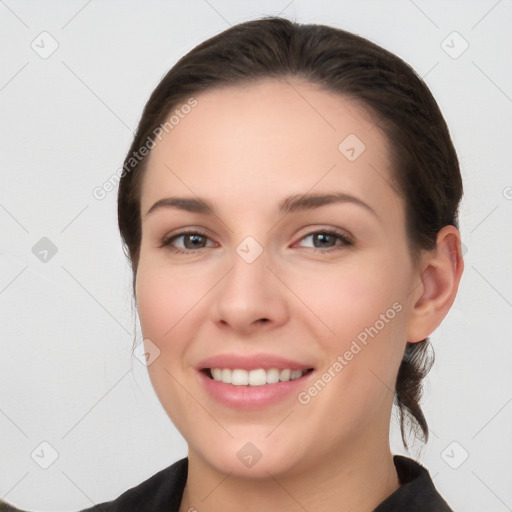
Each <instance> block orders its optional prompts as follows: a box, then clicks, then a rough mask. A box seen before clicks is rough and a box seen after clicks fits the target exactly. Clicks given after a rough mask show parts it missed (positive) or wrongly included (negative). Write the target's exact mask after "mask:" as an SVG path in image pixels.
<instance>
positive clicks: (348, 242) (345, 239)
mask: <svg viewBox="0 0 512 512" xmlns="http://www.w3.org/2000/svg"><path fill="white" fill-rule="evenodd" d="M187 235H199V236H202V237H204V238H209V237H208V235H206V234H205V233H203V232H201V231H199V230H190V231H181V232H180V233H177V234H175V235H172V236H170V237H166V238H164V239H163V241H162V244H161V245H160V248H163V247H169V246H170V245H171V242H173V241H174V240H176V239H177V238H180V237H182V236H187ZM313 235H332V236H335V237H337V238H338V239H339V240H341V244H336V245H334V246H333V247H330V248H328V249H321V248H319V247H309V249H311V250H312V251H314V252H320V253H323V254H325V253H331V252H333V251H339V250H341V249H343V248H344V247H350V246H352V245H354V242H353V240H352V239H351V238H350V237H349V236H347V235H346V234H344V233H341V232H339V231H337V230H335V229H320V230H318V231H312V232H310V233H308V234H306V235H304V236H303V237H302V238H301V239H300V240H299V241H302V240H304V239H306V238H309V237H310V236H313ZM206 248H207V247H201V248H199V249H181V248H177V249H175V250H174V254H189V255H190V254H195V253H196V252H198V251H201V250H202V249H206Z"/></svg>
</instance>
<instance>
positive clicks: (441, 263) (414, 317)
mask: <svg viewBox="0 0 512 512" xmlns="http://www.w3.org/2000/svg"><path fill="white" fill-rule="evenodd" d="M421 268H423V270H422V272H421V281H422V285H423V287H422V293H421V296H420V297H419V298H418V299H417V300H416V303H415V304H414V306H413V309H412V312H411V318H410V320H409V326H408V330H407V341H409V342H411V343H416V342H419V341H422V340H424V339H425V338H426V337H427V336H429V335H430V334H432V332H433V331H434V330H435V329H436V328H437V327H438V326H439V324H440V323H441V322H442V320H443V319H444V317H445V316H446V314H447V313H448V311H449V310H450V308H451V306H452V304H453V301H454V300H455V296H456V295H457V290H458V287H459V282H460V278H461V276H462V271H463V269H464V261H463V259H462V249H461V240H460V233H459V231H458V229H457V228H456V227H454V226H445V227H443V228H442V229H441V230H440V231H439V233H438V235H437V241H436V247H435V249H433V250H432V251H429V252H428V253H426V254H425V255H424V256H423V259H422V261H421Z"/></svg>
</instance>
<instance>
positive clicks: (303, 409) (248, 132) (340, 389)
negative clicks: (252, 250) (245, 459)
mask: <svg viewBox="0 0 512 512" xmlns="http://www.w3.org/2000/svg"><path fill="white" fill-rule="evenodd" d="M196 99H197V101H198V104H197V106H196V107H195V108H194V109H193V110H192V111H191V113H190V114H188V115H187V116H186V117H185V118H184V119H182V120H181V121H180V123H179V125H177V126H176V127H175V128H174V129H173V130H172V131H170V132H169V133H168V134H166V135H165V136H164V138H163V139H162V141H161V142H158V144H157V146H156V147H155V148H154V149H153V150H152V152H151V155H150V157H149V162H148V168H147V171H146V174H145V176H144V179H143V183H142V189H141V217H142V242H141V251H140V259H139V262H138V269H137V279H136V298H137V304H138V311H139V316H140V321H141V326H142V331H143V335H144V338H145V339H146V340H151V343H153V344H154V345H156V346H157V347H158V349H159V350H160V355H159V356H158V357H157V358H156V359H155V361H154V362H153V363H152V364H151V365H150V366H149V367H148V370H149V375H150V378H151V381H152V384H153V386H154V389H155V391H156V393H157V395H158V397H159V399H160V401H161V403H162V405H163V407H164V409H165V411H166V412H167V414H168V415H169V417H170V418H171V420H172V421H173V423H174V424H175V425H176V427H177V428H178V429H179V431H180V432H181V433H182V435H183V436H184V438H185V439H186V441H187V443H188V447H189V452H188V457H189V475H188V481H187V486H186V489H185V493H184V497H183V500H182V505H181V509H180V511H187V510H190V509H191V508H195V509H196V510H198V511H199V512H202V511H220V510H222V511H224V512H230V511H234V510H240V509H243V510H245V511H261V510H265V509H269V508H271V509H272V510H287V511H295V510H297V511H298V510H303V509H307V510H309V511H319V510H350V511H355V512H357V511H368V510H372V509H373V508H374V507H376V506H377V505H378V504H379V503H380V502H382V501H383V500H384V499H385V498H386V497H387V496H389V495H390V494H391V493H392V492H394V491H395V490H396V489H397V488H398V487H399V482H398V479H397V475H396V471H395V467H394V464H393V461H392V454H391V452H390V448H389V424H390V414H391V406H392V401H393V390H394V383H395V380H396V375H397V372H398V368H399V365H400V361H401V359H402V355H403V352H404V349H405V346H406V342H407V341H409V342H418V341H421V340H423V339H424V338H425V337H426V336H428V335H429V334H430V333H431V332H432V331H433V330H434V329H435V328H436V327H437V326H438V325H439V323H440V322H441V320H442V319H443V318H444V316H445V315H446V313H447V312H448V310H449V308H450V306H451V304H452V303H453V300H454V298H455V294H456V291H457V287H458V284H459V280H460V276H461V273H462V268H463V263H462V256H461V249H460V236H459V233H458V231H457V229H455V228H454V227H451V226H447V227H445V228H443V229H442V230H441V231H440V232H439V235H438V241H437V247H436V249H435V250H433V251H430V252H423V253H422V254H421V257H420V260H419V262H418V264H416V263H415V262H414V260H413V259H412V256H411V252H410V247H409V246H408V240H407V236H406V230H405V210H404V203H403V200H402V198H401V197H400V196H399V194H398V193H397V190H396V188H395V187H394V186H392V184H393V178H392V170H391V168H390V164H389V153H388V148H387V144H386V138H385V137H384V135H383V134H382V133H381V132H380V131H379V129H378V128H376V127H375V124H374V120H373V119H372V117H371V116H370V115H369V114H368V113H367V112H366V111H365V110H363V109H362V108H361V107H360V106H358V105H357V104H356V103H354V102H353V100H350V99H346V98H344V97H342V96H340V95H336V94H332V93H329V92H326V91H324V90H322V89H321V88H319V87H318V86H316V85H313V84H309V83H306V82H304V81H299V80H298V79H293V80H289V81H288V82H286V81H283V80H264V81H261V82H259V83H253V84H251V85H248V86H244V87H241V86H238V87H227V88H226V87H225V88H221V89H217V90H211V91H207V92H204V93H202V94H200V95H198V96H196ZM349 134H356V135H357V137H358V138H359V139H360V140H361V141H363V143H364V144H365V146H366V148H365V150H364V151H363V152H362V153H361V154H360V156H359V157H358V158H357V159H356V160H355V161H349V160H348V159H347V158H346V157H345V156H344V155H343V154H342V153H341V152H340V151H339V149H338V146H339V144H340V142H341V141H343V140H344V139H345V138H346V137H347V135H349ZM334 191H337V192H338V191H339V192H344V193H347V194H350V195H352V196H355V197H357V198H359V199H360V200H362V201H364V202H365V203H366V204H367V205H368V206H370V208H371V209H372V210H373V211H374V213H372V212H371V211H370V210H369V209H367V208H364V207H361V206H359V205H357V204H355V203H352V202H345V203H334V204H329V205H324V206H321V207H319V208H314V209H310V210H307V211H295V212H291V213H288V214H286V215H284V216H282V215H280V214H279V213H278V210H277V207H278V204H279V203H280V202H281V201H282V200H283V199H284V198H286V197H288V196H291V195H294V194H298V195H301V194H304V193H306V192H308V193H332V192H334ZM174 196H180V197H181V196H183V197H191V198H195V197H201V198H205V199H207V200H209V201H210V202H211V203H212V204H213V205H214V207H215V209H216V214H215V215H213V214H204V213H192V212H187V211H183V210H180V209H174V208H160V209H156V210H154V211H153V212H151V213H150V214H147V212H148V210H149V209H150V208H151V206H152V205H153V204H154V203H155V202H156V201H158V200H160V199H162V198H166V197H174ZM185 228H192V230H193V229H194V228H195V229H200V230H201V231H203V232H205V233H206V234H207V238H200V239H199V242H200V243H199V247H200V249H198V250H196V251H195V252H192V251H191V249H187V247H192V244H190V239H189V238H188V239H187V238H186V237H178V238H175V239H173V242H172V245H168V246H164V247H162V241H163V240H164V239H165V238H166V237H167V239H169V236H170V235H173V236H175V235H178V234H179V233H180V232H181V231H183V229H185ZM326 228H327V229H335V230H338V231H340V233H341V234H344V235H350V237H351V238H352V240H353V244H352V245H345V244H343V243H342V240H341V239H337V238H336V237H331V238H329V237H328V241H327V242H326V241H325V238H323V239H322V238H320V241H319V240H318V237H314V236H311V234H314V233H322V230H323V229H324V230H325V229H326ZM247 236H252V237H253V238H254V239H255V240H256V241H257V243H258V244H259V245H260V247H261V249H262V250H263V252H262V253H261V255H260V256H259V257H258V258H257V259H256V260H255V261H254V262H252V263H247V262H246V261H245V260H244V259H243V258H241V257H240V256H239V254H237V252H236V248H237V246H238V245H239V244H240V242H242V240H244V239H245V238H246V237H247ZM322 241H323V242H322ZM185 243H187V244H188V245H184V244H185ZM315 246H316V247H315ZM201 247H202V248H201ZM315 249H316V250H315ZM179 250H181V251H182V252H181V253H180V252H177V251H179ZM184 251H189V252H188V253H187V252H184ZM397 303H398V304H399V305H400V306H401V311H400V312H399V313H397V314H396V315H394V318H393V319H392V320H389V322H387V323H385V326H384V327H383V328H381V329H380V330H379V331H378V334H377V335H375V336H374V337H373V338H369V340H368V343H367V345H366V346H363V348H362V349H361V350H360V352H358V353H357V355H355V356H354V357H353V359H352V360H351V361H349V362H348V364H346V366H344V368H343V370H342V371H340V372H338V373H337V374H336V376H335V377H334V378H332V380H331V381H330V382H329V383H328V385H326V386H325V388H324V389H322V391H321V392H319V393H318V394H317V395H316V396H314V397H313V398H312V399H311V400H310V402H309V403H307V404H301V403H300V402H299V401H298V399H297V395H296V394H291V395H290V396H289V397H288V398H286V399H285V400H282V401H280V402H279V403H278V404H275V405H272V406H268V407H265V408H263V409H261V410H257V411H245V410H239V409H233V408H229V407H226V406H224V405H221V404H219V403H217V402H216V401H215V400H214V399H213V398H211V397H210V396H209V395H208V394H207V393H206V392H205V390H204V389H203V388H202V386H201V385H200V382H199V380H198V375H197V371H196V369H195V366H196V365H197V364H198V363H199V362H200V361H201V360H202V359H204V358H206V357H209V356H213V355H216V354H221V353H222V354H223V353H237V354H255V353H271V354H275V355H277V356H283V357H287V358H290V359H294V360H298V361H301V362H309V363H312V366H313V367H314V368H315V378H318V377H319V376H320V375H322V374H323V373H324V372H325V371H327V370H328V368H329V367H332V365H333V363H334V362H335V361H336V360H337V357H338V356H339V355H343V354H344V353H345V352H346V351H347V350H348V349H349V348H350V346H351V343H352V342H353V340H355V339H356V338H357V336H358V334H360V333H361V332H363V331H364V329H365V328H366V327H369V326H373V325H375V323H376V321H377V320H379V318H381V317H380V315H381V314H385V312H386V311H387V310H389V308H392V305H393V304H397ZM261 319H266V320H265V321H261ZM146 343H148V342H146ZM314 380H315V379H313V381H314ZM311 384H312V381H311V380H308V386H304V389H305V390H307V388H308V387H309V386H310V385H311ZM247 442H251V443H252V444H254V445H255V446H256V447H257V448H258V450H259V451H260V452H261V454H262V457H261V459H260V460H259V461H258V462H257V463H256V464H255V465H254V466H252V467H251V468H248V467H246V466H245V465H244V464H242V463H241V461H240V460H239V458H238V457H237V452H238V451H239V450H240V449H241V448H242V446H244V445H245V444H246V443H247Z"/></svg>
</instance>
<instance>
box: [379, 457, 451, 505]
mask: <svg viewBox="0 0 512 512" xmlns="http://www.w3.org/2000/svg"><path fill="white" fill-rule="evenodd" d="M393 462H394V463H395V467H396V472H397V474H398V479H399V480H400V484H401V485H400V488H399V489H397V490H396V491H395V492H394V493H393V494H391V496H389V497H388V498H386V500H384V501H383V502H382V503H381V504H380V505H379V506H378V507H377V508H376V509H375V510H374V512H391V511H393V512H398V511H401V510H404V511H405V510H407V511H409V510H414V511H415V512H453V511H452V509H451V508H450V507H449V506H448V504H447V503H446V501H445V500H444V499H443V498H442V496H441V495H440V494H439V493H438V492H437V490H436V488H435V486H434V483H433V482H432V479H431V478H430V474H429V472H428V471H427V469H426V468H424V467H423V466H422V465H421V464H419V463H418V462H416V461H414V460H412V459H409V458H408V457H403V456H402V455H395V456H394V457H393Z"/></svg>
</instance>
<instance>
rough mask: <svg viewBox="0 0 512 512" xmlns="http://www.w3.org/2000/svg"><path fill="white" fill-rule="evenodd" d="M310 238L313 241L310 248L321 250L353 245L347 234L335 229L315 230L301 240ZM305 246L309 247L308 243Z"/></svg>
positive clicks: (327, 250) (326, 250) (325, 250)
mask: <svg viewBox="0 0 512 512" xmlns="http://www.w3.org/2000/svg"><path fill="white" fill-rule="evenodd" d="M308 239H309V240H310V241H311V243H312V246H311V245H309V248H311V249H313V250H317V251H320V252H329V251H330V250H336V249H341V248H343V247H345V246H349V245H352V241H351V240H350V239H349V238H348V237H347V236H346V235H345V234H343V233H340V232H338V231H334V230H322V231H315V232H313V233H310V234H309V235H306V236H305V237H303V238H302V239H301V240H300V241H301V242H303V241H304V240H308ZM303 247H307V245H306V246H303Z"/></svg>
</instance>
